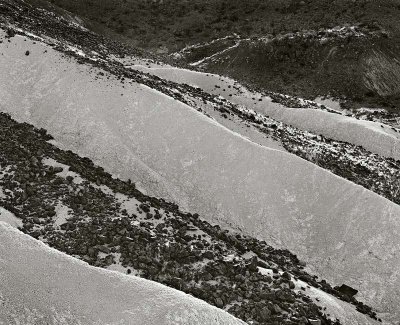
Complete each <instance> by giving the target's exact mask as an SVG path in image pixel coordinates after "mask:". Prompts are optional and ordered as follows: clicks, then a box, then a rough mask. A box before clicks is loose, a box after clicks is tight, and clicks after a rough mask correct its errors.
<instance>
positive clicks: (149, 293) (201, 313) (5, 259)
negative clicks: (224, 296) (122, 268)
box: [0, 222, 244, 325]
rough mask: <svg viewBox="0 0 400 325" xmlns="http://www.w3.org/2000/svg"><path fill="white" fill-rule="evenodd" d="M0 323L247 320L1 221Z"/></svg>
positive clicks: (186, 322) (207, 322) (36, 324)
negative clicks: (100, 264)
mask: <svg viewBox="0 0 400 325" xmlns="http://www.w3.org/2000/svg"><path fill="white" fill-rule="evenodd" d="M0 256H1V259H0V302H1V304H0V324H4V325H5V324H7V325H8V324H35V325H44V324H46V325H53V324H54V325H55V324H57V325H61V324H68V325H78V324H85V325H89V324H119V325H123V324H126V325H128V324H132V325H133V324H143V325H146V324H149V325H150V324H171V325H172V324H174V325H175V324H185V325H186V324H192V325H195V324H198V325H200V324H226V325H228V324H229V325H233V324H244V323H243V322H241V321H239V320H237V319H235V318H234V317H233V316H231V315H229V314H228V313H226V312H224V311H222V310H220V309H217V308H215V307H213V306H210V305H207V304H206V303H204V302H202V301H201V300H198V299H195V298H193V297H192V296H189V295H186V294H183V293H182V292H179V291H177V290H174V289H171V288H168V287H166V286H163V285H160V284H158V283H155V282H152V281H148V280H145V279H142V278H138V277H135V276H125V275H122V274H120V273H118V272H112V271H106V270H104V269H100V268H95V267H91V266H89V265H88V264H86V263H84V262H82V261H79V260H77V259H75V258H73V257H70V256H68V255H65V254H63V253H60V252H58V251H56V250H54V249H51V248H49V247H48V246H46V245H45V244H43V243H42V242H40V241H37V240H35V239H33V238H31V237H29V236H27V235H24V234H22V233H21V232H19V231H18V230H16V229H14V228H12V227H11V226H10V225H7V224H5V223H4V222H0Z"/></svg>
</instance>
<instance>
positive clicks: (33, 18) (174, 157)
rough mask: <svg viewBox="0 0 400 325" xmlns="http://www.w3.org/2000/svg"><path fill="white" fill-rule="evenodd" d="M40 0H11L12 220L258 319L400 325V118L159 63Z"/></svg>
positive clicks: (4, 119)
mask: <svg viewBox="0 0 400 325" xmlns="http://www.w3.org/2000/svg"><path fill="white" fill-rule="evenodd" d="M28 3H29V2H28ZM28 3H27V2H24V1H11V0H9V1H2V2H1V3H0V13H1V20H0V24H1V32H0V39H1V40H0V42H1V43H0V53H1V56H0V65H1V68H2V75H1V76H0V97H1V102H0V108H1V110H2V111H3V112H8V113H9V114H11V117H10V116H9V115H6V114H1V116H0V121H1V126H0V134H1V138H0V141H1V144H2V148H4V149H3V151H2V153H1V156H0V157H1V164H0V166H1V173H2V176H1V178H0V188H1V192H0V205H1V206H2V207H3V209H5V210H4V211H3V210H2V212H1V211H0V212H1V216H2V218H4V220H7V221H8V222H10V221H11V223H14V224H17V225H18V226H19V227H20V229H21V230H23V231H24V232H25V233H27V234H29V235H31V236H33V237H35V238H37V239H39V240H41V241H44V242H45V243H47V244H48V245H50V246H52V247H55V248H57V249H59V250H61V251H63V252H66V253H67V254H70V255H72V256H75V257H77V258H80V259H82V260H84V261H86V262H88V263H90V264H92V265H94V266H98V267H106V268H110V269H114V270H118V271H120V272H123V273H128V274H131V275H132V276H133V275H139V276H141V277H145V278H148V279H151V280H153V281H157V282H161V283H163V284H167V285H169V286H172V287H174V288H176V289H178V290H182V291H184V292H187V293H190V294H192V295H193V296H195V297H197V298H200V299H203V300H205V301H206V302H208V303H210V304H214V305H216V306H217V307H219V308H223V309H225V310H226V311H228V312H230V313H231V314H233V315H234V316H236V317H238V318H240V319H242V320H244V321H246V322H248V323H252V322H253V323H266V324H268V323H271V324H277V323H281V322H283V321H285V322H288V323H293V324H299V323H304V324H307V323H311V324H329V323H332V322H335V321H336V319H338V322H341V323H343V324H368V323H371V324H374V323H376V321H374V319H376V318H382V320H383V321H384V322H386V323H389V324H392V323H393V322H394V320H395V319H396V317H397V315H398V313H399V312H400V311H399V310H398V305H399V304H398V302H399V299H400V298H399V292H398V290H397V286H398V283H399V275H398V273H397V270H398V266H399V264H400V261H399V259H398V257H397V256H396V251H397V249H398V245H399V244H398V242H397V238H398V235H399V233H400V228H399V225H398V222H397V218H398V217H399V215H400V208H399V206H398V203H399V196H400V193H399V187H400V184H399V161H398V159H399V156H400V149H399V148H400V146H399V130H398V128H397V124H396V121H394V122H393V121H392V122H390V121H389V120H388V119H386V118H385V117H380V116H377V117H376V118H371V120H370V121H367V120H360V118H359V116H346V115H345V114H342V113H341V112H337V111H335V110H333V109H331V108H329V107H326V106H324V105H319V104H316V103H314V102H310V101H306V100H301V99H297V98H294V97H290V96H285V95H281V94H278V93H272V92H265V91H260V92H256V91H254V90H250V89H249V88H246V87H244V86H243V85H241V84H239V83H237V82H235V81H233V80H231V79H228V78H224V77H221V76H218V75H211V74H208V73H200V72H195V71H189V70H185V69H182V68H176V67H173V66H171V65H167V64H165V63H161V62H157V61H156V60H148V59H146V58H145V56H147V54H146V53H145V52H143V51H142V50H136V49H134V48H132V47H130V46H127V45H122V44H121V43H119V42H115V41H113V42H112V41H109V40H108V39H106V38H104V37H102V36H99V35H98V34H95V33H93V32H90V31H89V30H87V29H86V28H85V27H83V26H82V25H80V23H81V22H80V20H79V19H77V18H75V17H72V16H71V15H70V14H67V13H65V12H63V11H61V14H62V15H61V16H59V13H55V12H53V11H50V12H49V11H46V10H43V9H37V8H35V7H32V6H31V5H29V4H28ZM293 107H297V108H293ZM26 122H27V123H30V124H33V125H35V127H38V128H39V129H36V128H35V127H33V126H32V125H30V124H27V123H26ZM47 132H50V133H51V134H52V136H49V135H48V134H47ZM53 136H54V139H53ZM16 148H19V150H16ZM73 152H75V153H73ZM78 154H79V156H78ZM81 157H88V158H81ZM99 166H101V167H99ZM335 174H336V175H335ZM155 197H159V198H163V199H157V198H155ZM167 201H170V202H173V203H167ZM178 206H179V207H178ZM197 213H198V214H197ZM21 220H22V223H21ZM273 247H275V248H273ZM288 249H289V250H288ZM295 254H296V255H295ZM299 259H300V260H301V261H300V260H299ZM305 262H306V263H307V267H306V268H305ZM314 274H315V275H314ZM322 278H325V279H326V280H327V281H325V280H321V279H322ZM328 283H330V284H328ZM342 284H347V285H350V286H351V287H353V288H355V289H356V290H355V291H353V290H352V289H351V288H348V287H347V286H342V287H340V285H342ZM229 288H235V290H234V291H232V290H231V289H229ZM346 288H347V289H346ZM357 290H358V294H357V296H356V297H357V298H354V297H353V295H354V294H355V293H356V292H357ZM340 299H341V300H340ZM347 302H349V303H350V304H348V303H347ZM368 305H371V306H372V308H371V307H369V306H368ZM324 308H326V309H324ZM376 313H378V315H377V314H376ZM365 315H367V316H365Z"/></svg>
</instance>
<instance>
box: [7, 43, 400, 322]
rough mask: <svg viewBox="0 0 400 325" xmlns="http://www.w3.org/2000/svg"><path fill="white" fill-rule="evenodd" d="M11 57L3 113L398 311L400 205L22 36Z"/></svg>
mask: <svg viewBox="0 0 400 325" xmlns="http://www.w3.org/2000/svg"><path fill="white" fill-rule="evenodd" d="M26 50H30V55H29V56H26V55H25V51H26ZM45 50H47V53H44V52H45ZM0 53H1V54H2V55H1V54H0V66H1V70H2V73H1V76H0V98H1V99H2V101H1V104H0V107H1V109H2V110H3V111H6V112H9V113H11V115H12V116H13V117H15V118H16V119H17V120H19V121H28V122H31V123H32V124H34V125H36V126H38V127H43V128H45V129H47V130H48V131H49V132H50V133H51V134H53V135H54V136H55V139H56V141H57V142H58V144H59V145H60V146H61V147H62V148H66V149H71V150H73V151H75V152H77V153H79V154H80V155H84V156H89V157H90V158H92V159H93V160H94V162H95V163H97V164H99V165H101V166H103V167H104V168H106V169H107V170H108V171H110V172H112V173H114V174H116V175H120V176H121V177H122V178H131V179H132V180H133V181H135V182H139V185H140V187H141V188H143V189H145V190H146V191H147V192H148V193H150V194H152V195H156V196H159V197H164V198H166V199H169V200H173V201H175V202H177V203H178V204H179V205H180V206H181V207H182V208H184V209H189V210H190V211H191V212H198V213H200V214H201V216H202V217H203V218H205V219H208V220H211V221H216V222H219V223H220V224H222V225H232V226H234V227H240V228H242V230H243V231H245V232H246V233H248V234H252V235H255V236H258V237H259V238H263V239H265V240H267V241H268V242H269V243H271V244H275V245H278V246H281V247H285V248H288V249H290V250H292V251H293V252H294V253H296V254H298V255H299V256H300V257H301V258H302V259H304V260H306V261H307V262H308V263H309V265H310V266H311V267H312V268H313V271H314V272H316V273H317V274H319V275H321V276H323V277H325V278H327V280H329V281H330V282H331V283H334V284H341V283H347V284H349V285H351V286H353V287H355V288H357V289H358V290H360V297H361V299H364V300H365V301H366V302H368V303H369V304H371V305H373V306H374V307H377V308H378V311H380V312H387V313H390V315H396V314H397V313H399V311H400V310H399V305H400V304H399V302H400V292H399V290H398V287H399V285H400V271H399V270H400V257H399V255H398V254H397V253H396V252H398V251H399V249H400V242H399V240H398V238H400V221H399V219H400V207H399V206H397V205H395V204H393V203H392V202H390V201H388V200H386V199H384V198H382V197H380V196H378V195H376V194H374V193H372V192H370V191H368V190H365V189H364V188H362V187H360V186H357V185H354V184H353V183H351V182H348V181H346V180H343V179H341V178H339V177H337V176H335V175H333V174H331V173H330V172H327V171H326V170H323V169H321V168H319V167H316V166H315V165H313V164H311V163H309V162H307V161H304V160H302V159H300V158H298V157H296V156H294V155H291V154H287V153H285V152H282V151H279V150H273V149H269V148H265V147H262V146H259V145H256V144H254V143H253V142H250V141H248V140H247V139H244V138H242V137H240V136H238V135H237V134H235V133H233V132H231V131H230V130H228V129H226V128H224V127H221V126H220V125H219V124H217V123H216V122H214V121H212V120H210V119H209V118H207V117H206V116H204V115H203V114H201V113H198V112H197V111H195V110H193V109H191V108H190V107H188V106H186V105H184V104H182V103H179V102H177V101H176V100H174V99H172V98H169V97H166V96H165V95H162V94H160V93H159V92H157V91H154V90H151V89H149V88H147V87H144V86H141V85H137V84H132V85H129V84H127V83H126V82H125V84H124V85H122V84H121V83H119V82H117V81H116V80H115V79H113V78H112V77H111V78H110V79H109V80H107V79H105V77H103V78H102V79H99V80H94V77H95V76H96V74H97V73H98V71H97V70H94V69H93V68H90V67H88V66H85V65H78V64H77V63H76V62H75V61H74V60H70V59H66V58H65V57H63V55H61V54H60V53H58V52H55V51H53V50H52V49H51V48H49V47H46V46H43V45H41V44H39V43H37V44H33V43H32V41H26V42H24V40H23V37H19V36H18V37H15V38H13V39H12V41H11V43H3V44H1V45H0ZM91 70H92V71H91ZM90 71H91V72H90Z"/></svg>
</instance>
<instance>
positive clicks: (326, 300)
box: [0, 113, 377, 325]
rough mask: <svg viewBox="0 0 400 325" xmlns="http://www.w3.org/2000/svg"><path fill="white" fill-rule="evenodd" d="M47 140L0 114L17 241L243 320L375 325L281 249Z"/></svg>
mask: <svg viewBox="0 0 400 325" xmlns="http://www.w3.org/2000/svg"><path fill="white" fill-rule="evenodd" d="M50 139H51V135H49V134H47V133H46V132H45V131H44V130H43V129H40V130H39V129H36V128H34V127H33V126H32V125H30V124H27V123H17V122H16V121H15V120H13V119H11V118H10V117H9V116H8V115H6V114H4V113H0V146H1V147H2V151H1V153H0V162H1V168H0V173H1V174H0V175H1V177H0V188H1V190H2V192H3V193H4V196H3V197H2V198H1V199H0V206H4V207H6V208H7V209H10V210H11V211H13V213H11V212H8V211H7V210H5V212H6V215H7V214H8V216H9V218H8V219H9V221H10V222H11V223H14V221H15V219H17V221H19V223H20V224H22V225H21V226H20V229H21V230H22V231H23V232H25V233H26V234H29V235H31V236H32V237H34V238H39V239H40V240H41V241H43V242H45V243H47V244H48V245H50V246H51V247H53V248H56V249H59V250H61V251H63V252H65V253H67V254H69V255H72V256H74V257H78V258H80V259H82V260H84V261H86V262H88V263H89V264H90V265H94V266H99V267H105V268H108V269H113V270H118V271H120V272H122V273H125V274H126V273H127V274H132V275H133V274H135V275H140V276H142V277H144V278H146V279H149V280H152V281H157V282H160V283H162V284H167V285H169V286H172V287H173V288H175V289H178V290H181V291H183V292H185V293H190V294H192V295H194V296H195V297H197V298H200V299H202V300H204V301H206V302H208V303H210V304H213V305H216V306H217V307H219V308H221V309H224V310H226V311H228V312H229V313H231V314H233V315H234V316H236V317H238V318H240V319H242V320H244V321H246V322H249V323H253V324H265V325H267V324H275V322H276V321H279V322H285V323H287V324H288V325H289V324H291V325H299V324H302V325H305V324H307V323H308V319H311V320H315V321H316V322H318V320H319V321H321V325H329V324H332V321H333V322H334V323H336V324H337V325H338V324H339V323H338V322H336V320H335V319H336V318H337V319H339V320H340V321H341V322H344V323H345V324H376V318H377V317H376V313H375V312H374V311H373V310H372V309H371V308H370V307H369V306H366V305H364V304H363V303H361V302H360V301H357V299H355V298H354V297H350V296H349V295H348V294H346V293H344V292H341V291H340V290H338V289H337V288H332V286H331V285H330V284H328V283H327V282H326V281H324V280H319V279H317V278H316V277H315V276H311V275H310V274H309V273H307V272H306V271H305V270H304V267H305V264H304V262H300V261H299V260H298V258H297V257H296V256H295V255H293V254H292V253H290V252H289V251H287V250H280V249H274V248H273V247H271V246H269V245H268V244H266V243H265V242H262V241H259V240H256V239H255V238H251V237H249V236H244V235H243V234H240V233H235V232H231V231H229V230H227V229H221V228H220V227H218V226H212V225H210V224H209V223H208V222H206V221H204V220H202V218H200V217H199V216H198V215H195V214H193V215H192V214H190V213H183V212H182V211H180V210H179V209H178V207H177V206H176V205H175V204H171V203H167V202H165V201H163V200H162V199H157V198H154V197H149V196H146V195H144V194H143V193H141V192H140V191H138V190H137V189H136V187H135V185H134V184H132V183H131V182H123V181H121V180H120V179H115V178H112V177H111V175H110V174H108V173H106V172H105V171H104V170H103V169H102V168H101V167H98V166H95V165H94V164H93V162H92V161H90V159H87V158H82V157H79V156H78V155H76V154H74V153H72V152H71V151H63V150H60V149H59V148H57V147H56V146H54V145H52V144H51V143H49V142H48V141H49V140H50ZM17 146H18V147H20V148H23V150H20V151H15V147H17ZM2 211H3V210H1V212H2ZM2 214H3V213H2ZM0 216H1V214H0ZM258 265H260V266H262V267H263V269H261V268H258V267H257V266H258ZM265 268H271V269H270V270H266V269H265ZM283 270H285V271H283ZM264 271H267V272H266V273H265V272H264ZM297 279H299V280H297ZM300 279H302V280H300ZM296 284H297V287H296ZM306 288H308V289H309V290H307V289H306ZM317 288H319V289H318V290H317ZM321 290H322V291H321ZM309 294H310V297H309V296H308V295H309ZM319 297H321V298H323V299H322V300H319ZM338 299H341V300H342V301H340V300H338ZM325 308H329V309H325ZM363 314H365V315H363ZM374 319H375V320H374Z"/></svg>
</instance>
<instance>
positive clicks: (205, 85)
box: [123, 59, 400, 160]
mask: <svg viewBox="0 0 400 325" xmlns="http://www.w3.org/2000/svg"><path fill="white" fill-rule="evenodd" d="M123 62H125V64H126V66H127V67H132V69H138V70H141V71H144V72H147V73H150V74H153V75H157V76H159V77H161V78H164V79H167V80H172V81H175V82H178V83H186V84H189V85H193V86H196V87H200V88H201V89H203V90H204V91H206V92H209V93H212V94H215V95H218V96H223V97H224V98H226V99H228V100H229V101H230V102H232V103H235V104H239V105H244V106H246V107H247V108H249V109H253V110H254V111H255V112H258V113H260V114H263V115H266V116H270V117H272V118H274V119H276V120H277V121H281V122H284V123H286V124H288V125H292V126H295V127H297V128H299V129H301V130H304V131H310V132H313V133H315V134H321V135H323V136H325V137H328V138H331V139H334V140H338V141H345V142H349V143H352V144H355V145H360V146H362V147H364V148H366V149H367V150H369V151H371V152H373V153H377V154H379V155H381V156H385V157H391V158H394V159H396V160H400V132H399V130H398V129H395V128H392V127H391V126H389V125H384V124H382V123H375V122H373V121H366V120H359V119H356V118H354V117H349V116H346V115H344V114H340V112H337V111H332V110H331V111H327V110H322V109H315V108H314V109H312V108H311V107H309V108H301V107H293V108H292V107H286V106H284V105H281V104H279V103H277V102H274V101H273V100H272V99H271V98H270V97H269V96H265V95H264V94H262V93H258V92H256V91H250V90H248V89H246V88H244V87H243V86H241V85H240V84H238V83H237V82H235V81H234V80H233V79H229V78H225V77H221V76H219V75H215V74H209V73H204V72H197V71H191V70H186V69H180V68H176V67H173V66H170V65H165V64H164V65H163V64H155V63H151V64H150V63H148V62H146V61H144V60H136V61H135V60H128V59H125V60H124V61H123ZM146 64H147V65H146ZM387 69H390V67H389V66H388V67H387ZM378 71H380V70H379V69H377V70H375V73H376V74H374V75H371V80H372V79H374V80H376V82H375V83H374V84H375V85H376V87H388V86H387V84H385V83H384V81H381V82H380V81H379V80H377V79H379V77H380V75H379V72H378ZM377 74H378V75H377ZM295 105H296V104H292V105H291V106H295ZM298 105H299V106H300V102H299V103H298Z"/></svg>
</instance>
